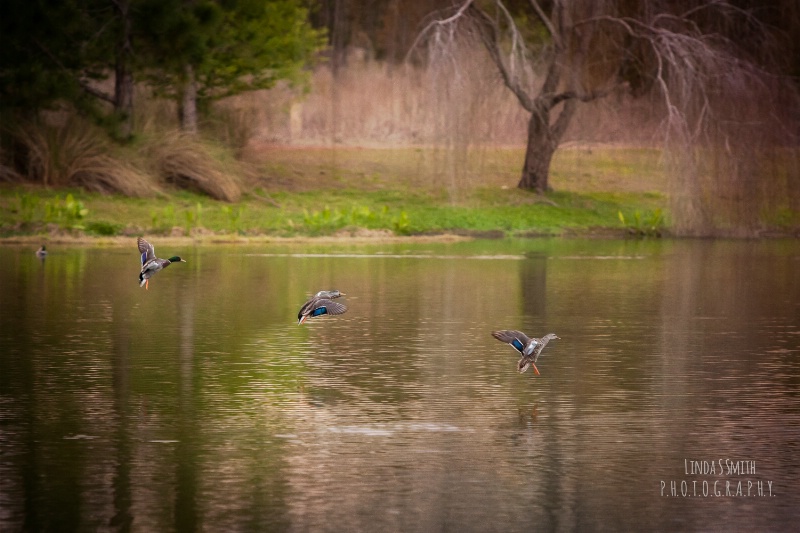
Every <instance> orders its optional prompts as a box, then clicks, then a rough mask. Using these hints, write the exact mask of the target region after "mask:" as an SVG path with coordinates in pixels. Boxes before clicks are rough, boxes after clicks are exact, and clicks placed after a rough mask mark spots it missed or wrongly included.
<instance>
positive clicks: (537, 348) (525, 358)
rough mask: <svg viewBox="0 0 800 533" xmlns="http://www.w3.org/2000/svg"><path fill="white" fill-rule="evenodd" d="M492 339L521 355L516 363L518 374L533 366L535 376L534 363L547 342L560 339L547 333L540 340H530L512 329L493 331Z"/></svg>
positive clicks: (537, 371)
mask: <svg viewBox="0 0 800 533" xmlns="http://www.w3.org/2000/svg"><path fill="white" fill-rule="evenodd" d="M492 337H494V338H495V339H497V340H499V341H502V342H507V343H508V344H510V345H511V346H513V347H514V349H515V350H517V351H518V352H519V353H521V354H522V359H520V360H519V362H518V363H517V370H519V373H520V374H522V373H523V372H525V371H526V370H528V367H529V366H533V371H534V372H536V375H537V376H538V375H539V369H538V368H536V364H535V363H536V360H537V359H539V354H540V353H542V350H544V347H545V346H547V343H548V342H550V341H551V340H553V339H560V338H561V337H559V336H557V335H556V334H555V333H548V334H547V335H545V336H544V337H542V338H541V339H535V338H534V339H531V338H529V337H528V336H527V335H525V334H524V333H522V332H521V331H516V330H513V329H503V330H500V331H493V332H492Z"/></svg>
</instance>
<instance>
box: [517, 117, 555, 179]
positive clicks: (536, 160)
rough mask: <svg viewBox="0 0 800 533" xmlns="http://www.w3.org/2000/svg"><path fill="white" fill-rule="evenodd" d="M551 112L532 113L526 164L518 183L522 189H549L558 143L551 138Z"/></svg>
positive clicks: (529, 124)
mask: <svg viewBox="0 0 800 533" xmlns="http://www.w3.org/2000/svg"><path fill="white" fill-rule="evenodd" d="M549 121H550V113H548V112H542V113H531V119H530V121H528V143H527V146H526V148H525V164H524V165H523V166H522V177H521V178H520V180H519V183H518V184H517V187H519V188H520V189H528V190H534V191H536V192H538V193H543V192H546V191H548V190H549V187H550V186H549V184H548V179H549V175H550V161H551V160H552V159H553V153H554V152H555V151H556V147H557V145H556V144H553V143H552V142H551V140H550V124H549Z"/></svg>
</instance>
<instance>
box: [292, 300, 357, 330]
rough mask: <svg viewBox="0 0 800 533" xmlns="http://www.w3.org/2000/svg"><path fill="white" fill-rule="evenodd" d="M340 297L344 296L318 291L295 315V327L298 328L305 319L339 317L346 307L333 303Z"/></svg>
mask: <svg viewBox="0 0 800 533" xmlns="http://www.w3.org/2000/svg"><path fill="white" fill-rule="evenodd" d="M340 296H345V294H344V293H343V292H339V291H319V292H318V293H317V294H315V295H314V296H312V297H311V298H310V299H309V300H308V301H307V302H306V303H304V304H303V307H301V308H300V312H299V313H297V325H298V326H299V325H300V324H302V323H303V322H305V321H306V319H308V318H313V317H315V316H320V315H341V314H342V313H344V312H345V311H347V306H346V305H344V304H343V303H339V302H334V301H333V300H334V298H338V297H340Z"/></svg>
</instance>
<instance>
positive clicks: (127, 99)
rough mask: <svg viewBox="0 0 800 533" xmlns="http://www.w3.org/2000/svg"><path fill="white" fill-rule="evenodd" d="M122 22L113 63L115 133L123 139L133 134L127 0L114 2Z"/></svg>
mask: <svg viewBox="0 0 800 533" xmlns="http://www.w3.org/2000/svg"><path fill="white" fill-rule="evenodd" d="M116 5H117V7H118V9H119V15H120V20H121V22H122V34H121V35H120V40H119V43H118V45H117V54H116V61H115V65H114V112H115V113H116V114H117V116H118V117H119V119H120V123H119V128H118V130H117V134H118V135H119V137H120V138H121V139H123V140H128V139H130V138H131V136H132V135H133V73H131V69H130V63H131V58H132V57H133V46H132V44H131V18H130V11H129V9H128V8H129V4H128V2H127V0H119V1H118V2H116Z"/></svg>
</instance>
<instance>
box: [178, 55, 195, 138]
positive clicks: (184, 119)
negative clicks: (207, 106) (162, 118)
mask: <svg viewBox="0 0 800 533" xmlns="http://www.w3.org/2000/svg"><path fill="white" fill-rule="evenodd" d="M185 72H186V79H185V81H184V84H183V94H182V95H181V101H180V105H179V106H178V118H179V120H180V124H181V130H182V131H183V132H184V133H189V134H192V135H195V134H196V133H197V83H196V82H195V78H194V69H193V68H192V66H191V65H186V68H185Z"/></svg>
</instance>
